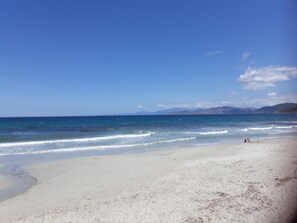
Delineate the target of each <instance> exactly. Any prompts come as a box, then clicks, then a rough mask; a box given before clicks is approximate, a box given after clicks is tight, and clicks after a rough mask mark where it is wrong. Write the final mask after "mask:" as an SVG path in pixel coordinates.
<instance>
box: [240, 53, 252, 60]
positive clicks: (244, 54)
mask: <svg viewBox="0 0 297 223" xmlns="http://www.w3.org/2000/svg"><path fill="white" fill-rule="evenodd" d="M250 56H251V52H244V53H243V54H242V56H241V61H246V60H247V59H248V58H249V57H250Z"/></svg>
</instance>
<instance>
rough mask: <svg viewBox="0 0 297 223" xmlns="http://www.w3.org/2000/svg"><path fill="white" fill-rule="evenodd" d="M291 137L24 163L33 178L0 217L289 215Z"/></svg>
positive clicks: (295, 167)
mask: <svg viewBox="0 0 297 223" xmlns="http://www.w3.org/2000/svg"><path fill="white" fill-rule="evenodd" d="M295 141H296V137H291V138H286V139H265V140H261V141H260V142H259V143H239V144H232V145H226V144H221V145H212V146H201V147H197V148H179V149H166V150H161V151H152V152H147V151H146V152H145V153H133V154H132V153H129V154H114V155H103V156H93V157H81V158H71V159H65V160H59V161H50V162H45V163H39V164H34V165H32V166H29V167H27V168H26V171H28V172H29V173H30V174H31V175H32V176H33V177H36V178H37V179H38V182H39V183H38V184H37V185H35V186H33V187H31V188H30V189H29V190H26V192H25V193H23V194H20V195H18V196H16V197H13V198H11V199H9V200H6V201H2V202H0V215H1V216H3V218H2V219H3V220H0V222H2V221H3V222H4V220H5V222H40V221H47V220H48V221H50V222H65V221H66V222H67V221H73V222H76V221H75V219H77V222H82V221H83V222H93V220H98V221H99V222H101V221H102V222H123V221H124V222H135V221H136V222H139V221H142V222H168V221H169V222H172V220H174V219H179V220H178V221H177V222H217V221H222V220H223V219H224V218H225V220H226V219H227V220H228V221H229V222H230V221H231V222H233V221H234V220H235V218H237V219H239V222H244V221H246V220H251V222H253V220H255V219H258V218H260V219H262V220H263V221H262V222H274V221H275V222H278V221H277V220H279V219H280V218H281V217H280V215H281V214H280V213H281V212H284V213H285V214H287V218H289V217H292V216H293V214H294V211H295V210H294V208H295V207H293V206H294V205H295V204H294V202H293V201H292V199H293V198H297V194H296V193H293V194H292V193H289V191H290V190H293V191H294V188H296V183H297V151H296V150H297V143H296V142H295ZM276 155H277V156H276ZM254 175H255V176H254ZM284 191H285V192H286V193H284ZM295 192H296V189H295ZM173 201H174V202H173ZM226 202H227V203H226ZM275 202H277V203H278V205H276V204H275ZM292 202H293V203H292ZM229 203H230V205H231V206H230V205H229ZM235 204H237V206H238V207H236V205H235ZM281 204H283V205H281ZM15 208H16V209H15ZM226 208H228V210H229V211H228V212H230V211H231V214H230V213H228V212H226ZM16 210H18V211H16ZM224 211H225V212H224ZM232 211H233V212H232ZM234 211H235V212H234ZM238 211H239V213H240V215H239V216H236V215H238V213H237V212H238ZM76 212H77V213H78V214H76ZM89 212H90V213H89ZM128 213H130V214H128ZM211 213H212V214H211ZM232 213H233V214H234V216H233V217H234V218H232ZM235 213H237V214H235ZM249 213H250V214H249ZM127 214H128V215H131V216H130V217H129V218H126V217H127ZM267 214H268V215H271V216H273V217H274V219H273V221H271V219H272V218H271V219H268V217H267ZM82 216H85V217H86V218H82ZM125 216H126V217H125ZM222 217H224V218H222ZM283 218H284V217H283ZM85 219H86V220H85ZM240 220H241V221H240ZM280 222H284V221H280Z"/></svg>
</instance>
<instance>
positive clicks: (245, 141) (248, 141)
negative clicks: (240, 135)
mask: <svg viewBox="0 0 297 223" xmlns="http://www.w3.org/2000/svg"><path fill="white" fill-rule="evenodd" d="M243 142H244V143H251V140H250V139H249V138H246V139H244V141H243Z"/></svg>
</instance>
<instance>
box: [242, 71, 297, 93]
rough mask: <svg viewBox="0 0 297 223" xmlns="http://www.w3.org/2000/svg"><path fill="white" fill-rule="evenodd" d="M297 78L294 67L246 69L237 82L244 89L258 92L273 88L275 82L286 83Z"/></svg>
mask: <svg viewBox="0 0 297 223" xmlns="http://www.w3.org/2000/svg"><path fill="white" fill-rule="evenodd" d="M296 77H297V68H296V67H287V66H283V67H280V66H278V67H277V66H268V67H260V68H250V67H249V68H247V69H246V71H245V72H244V74H241V75H240V77H239V79H238V81H239V82H240V84H241V85H242V87H243V88H244V89H251V90H258V89H264V88H267V87H274V86H275V83H276V82H279V81H286V80H290V79H292V78H296Z"/></svg>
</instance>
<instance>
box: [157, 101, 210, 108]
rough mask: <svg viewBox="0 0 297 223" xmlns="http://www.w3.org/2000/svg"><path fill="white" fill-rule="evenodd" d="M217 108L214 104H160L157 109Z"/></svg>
mask: <svg viewBox="0 0 297 223" xmlns="http://www.w3.org/2000/svg"><path fill="white" fill-rule="evenodd" d="M213 106H215V104H214V103H210V102H206V103H200V102H197V103H181V104H158V105H157V107H159V108H162V109H170V108H209V107H213Z"/></svg>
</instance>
